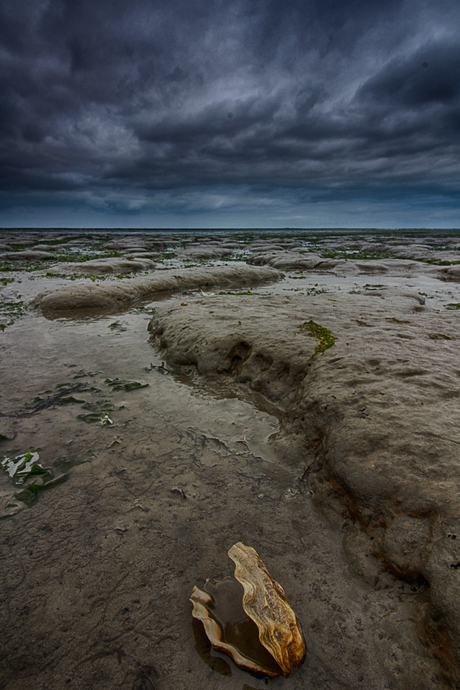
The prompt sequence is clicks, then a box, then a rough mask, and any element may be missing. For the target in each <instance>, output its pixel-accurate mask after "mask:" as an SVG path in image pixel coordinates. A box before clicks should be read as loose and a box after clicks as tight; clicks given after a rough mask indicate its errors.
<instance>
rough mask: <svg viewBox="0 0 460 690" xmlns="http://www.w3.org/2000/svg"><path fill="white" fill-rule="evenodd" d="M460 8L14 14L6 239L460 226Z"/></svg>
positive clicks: (33, 5) (0, 156)
mask: <svg viewBox="0 0 460 690" xmlns="http://www.w3.org/2000/svg"><path fill="white" fill-rule="evenodd" d="M459 153H460V1H459V0H408V1H406V0H302V1H300V0H292V1H289V0H239V1H234V0H201V1H200V0H129V1H127V0H1V3H0V164H1V168H0V179H1V182H0V225H2V226H4V227H5V226H15V225H17V226H30V227H34V226H36V227H43V226H61V227H65V226H74V227H78V226H89V227H111V226H113V227H123V226H125V227H184V228H186V227H246V226H247V227H447V228H451V227H460V164H459Z"/></svg>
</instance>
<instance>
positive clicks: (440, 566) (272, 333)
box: [149, 289, 460, 683]
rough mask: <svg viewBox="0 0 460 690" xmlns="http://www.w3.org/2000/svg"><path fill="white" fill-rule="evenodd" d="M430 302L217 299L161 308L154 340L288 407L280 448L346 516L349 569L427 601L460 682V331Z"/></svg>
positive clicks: (381, 297) (435, 640)
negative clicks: (389, 579) (400, 583)
mask: <svg viewBox="0 0 460 690" xmlns="http://www.w3.org/2000/svg"><path fill="white" fill-rule="evenodd" d="M421 302H422V303H423V302H424V299H423V297H421V296H420V295H419V294H418V293H415V292H414V293H413V294H410V293H408V292H407V291H406V292H405V291H402V290H397V289H388V290H386V291H380V292H377V293H374V294H366V295H363V294H347V295H341V294H336V295H334V297H332V296H328V297H325V296H324V295H320V296H317V297H312V298H309V299H308V301H306V300H305V299H303V298H296V296H292V297H291V298H290V299H289V298H288V299H287V298H285V297H284V298H283V297H279V298H272V299H267V298H265V297H263V296H255V295H254V296H247V297H246V296H240V297H234V296H228V295H216V296H214V297H210V298H207V299H205V300H203V299H193V300H190V301H189V303H188V305H187V306H180V304H178V303H177V302H176V303H175V304H172V305H167V306H163V307H160V308H159V309H158V310H157V313H156V314H155V316H154V318H153V319H152V320H151V322H150V324H149V330H150V332H151V337H152V339H153V341H154V342H155V343H156V344H157V345H158V347H159V348H160V351H161V353H162V356H163V357H164V358H165V359H166V360H167V361H168V362H169V363H170V364H171V365H174V366H184V365H185V366H190V365H194V366H196V368H197V371H198V372H199V373H200V374H202V375H203V376H205V377H207V378H208V379H217V380H219V381H227V382H228V381H232V382H233V383H236V384H239V385H241V386H247V387H249V388H250V389H252V390H253V391H257V392H258V393H261V394H263V395H264V396H265V397H266V398H267V399H268V400H270V401H271V402H272V403H274V404H275V405H276V406H277V407H278V408H279V409H280V410H281V412H282V429H281V432H280V433H279V434H278V437H277V439H276V441H274V443H275V444H278V446H279V447H284V449H285V459H287V460H288V461H289V462H291V463H292V464H293V465H296V464H297V466H298V465H301V466H302V467H304V468H305V471H304V474H303V481H305V483H306V486H307V487H308V489H309V490H310V491H312V492H313V494H314V497H315V501H316V503H317V505H319V506H321V508H322V509H323V510H326V511H327V510H333V511H334V512H335V513H338V514H339V515H341V516H342V518H343V520H344V523H343V529H344V532H345V536H344V546H345V549H346V552H347V554H348V558H349V562H350V563H351V564H352V566H353V568H354V569H355V571H356V572H357V573H358V574H359V575H360V576H361V577H362V578H364V579H365V580H366V581H367V582H368V583H369V584H370V585H372V586H373V587H375V588H379V587H385V586H387V585H386V579H385V578H386V576H387V573H391V574H392V575H394V576H395V577H397V578H400V579H401V580H404V581H406V582H409V583H411V584H412V585H413V586H414V587H415V588H416V589H417V590H424V591H426V593H427V595H428V597H429V601H430V605H429V609H428V612H427V615H426V616H425V618H424V621H423V625H422V629H421V633H420V634H421V635H422V637H423V639H424V641H425V643H426V644H427V645H428V646H430V647H431V648H432V650H433V652H434V654H435V655H436V656H437V657H438V658H439V659H440V661H441V663H442V664H443V666H444V668H445V670H446V673H447V674H448V675H449V676H450V677H451V679H452V681H453V682H455V683H458V682H459V680H460V675H459V671H458V669H459V662H460V576H459V569H460V565H459V561H460V542H459V540H460V515H459V508H458V493H459V489H460V486H459V483H460V482H459V474H458V449H459V445H460V436H459V434H458V428H459V426H458V397H459V376H460V370H459V367H458V361H459V354H460V352H459V337H460V327H459V326H460V324H459V317H458V314H456V313H452V312H448V311H443V312H442V313H435V312H434V311H433V310H432V309H430V308H429V307H427V306H425V305H424V304H421ZM312 323H313V324H316V325H318V326H320V328H319V329H314V328H313V329H312V326H311V324H312ZM327 338H329V340H327ZM324 339H326V340H327V346H326V347H324V344H325V343H326V340H324ZM334 339H335V340H334ZM322 345H323V346H322ZM299 448H301V449H302V450H301V451H300V453H301V457H299V455H298V454H299Z"/></svg>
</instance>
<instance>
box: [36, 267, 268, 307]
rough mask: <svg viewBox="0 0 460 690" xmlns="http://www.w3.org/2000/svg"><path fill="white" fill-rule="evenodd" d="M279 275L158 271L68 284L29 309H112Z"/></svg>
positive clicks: (253, 271)
mask: <svg viewBox="0 0 460 690" xmlns="http://www.w3.org/2000/svg"><path fill="white" fill-rule="evenodd" d="M279 278H280V274H279V273H278V271H276V270H275V269H273V268H268V267H262V268H254V267H251V266H214V267H205V268H185V269H175V270H173V271H168V270H166V271H158V273H155V275H154V276H152V277H150V276H149V277H145V278H133V279H132V280H130V281H129V282H125V281H124V282H119V281H107V282H103V283H97V284H93V285H69V286H67V287H64V288H61V289H60V290H55V291H52V292H43V293H41V294H39V295H37V297H36V298H35V299H33V300H32V302H31V306H33V307H34V306H35V307H39V308H40V309H41V310H42V311H44V312H45V311H73V310H75V309H95V310H103V309H111V308H112V309H113V308H116V307H119V306H120V305H122V304H128V303H130V302H135V301H136V300H138V299H141V298H143V297H147V296H149V295H154V294H155V293H159V292H170V291H175V290H188V289H192V288H197V287H203V286H206V287H212V286H216V285H218V286H221V287H238V286H241V285H251V284H254V283H263V282H275V281H277V280H279Z"/></svg>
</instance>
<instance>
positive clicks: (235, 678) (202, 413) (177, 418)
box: [0, 276, 455, 690]
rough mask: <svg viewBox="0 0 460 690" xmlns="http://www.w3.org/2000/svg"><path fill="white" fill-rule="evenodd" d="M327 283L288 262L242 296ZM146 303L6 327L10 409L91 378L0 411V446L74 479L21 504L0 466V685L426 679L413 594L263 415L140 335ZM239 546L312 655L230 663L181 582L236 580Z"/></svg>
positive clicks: (365, 684) (23, 288)
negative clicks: (369, 557)
mask: <svg viewBox="0 0 460 690" xmlns="http://www.w3.org/2000/svg"><path fill="white" fill-rule="evenodd" d="M56 280H57V281H59V279H56ZM331 280H335V289H336V290H337V289H340V288H338V287H337V279H336V278H334V277H332V278H331V277H328V276H322V277H321V278H320V277H316V278H315V279H314V282H313V281H311V280H310V281H308V280H307V279H306V278H304V279H303V281H301V280H300V279H299V280H298V281H297V280H293V279H292V276H291V279H289V280H286V281H285V282H284V284H279V285H277V286H267V287H264V288H257V289H254V291H255V292H260V293H261V294H267V295H268V294H277V293H278V294H280V293H282V294H286V295H287V296H289V294H290V293H291V294H292V291H293V290H302V289H304V290H305V291H306V292H308V290H309V289H312V288H314V287H315V283H316V289H317V291H318V290H320V289H325V290H327V289H328V288H329V286H328V281H329V282H330V281H331ZM347 280H348V282H346V281H344V282H343V289H344V290H345V289H346V290H349V289H353V286H356V284H357V283H356V279H353V280H352V279H347ZM366 280H368V279H366ZM429 280H430V279H426V280H425V282H420V281H419V283H417V285H416V287H418V288H419V289H420V290H421V289H422V287H425V288H426V287H427V285H428V282H429ZM427 281H428V282H427ZM64 282H65V281H62V283H64ZM364 282H365V281H364V278H363V280H362V281H361V283H362V284H361V285H360V287H363V286H364ZM376 282H377V280H376ZM378 282H379V283H381V282H383V281H381V280H379V281H378ZM406 282H407V281H406ZM45 283H46V279H45V278H37V279H36V280H35V282H34V281H28V278H27V276H23V282H22V283H21V285H14V286H8V288H7V289H8V291H10V292H11V295H13V292H14V291H15V290H16V292H18V291H19V292H20V293H21V298H25V299H30V297H31V296H32V295H33V294H35V293H36V292H37V291H38V290H39V289H43V285H44V284H45ZM433 285H434V283H433ZM436 285H439V283H436ZM57 286H58V282H54V283H53V287H57ZM46 287H48V284H47V285H46ZM370 287H371V288H372V286H370ZM410 287H412V288H413V287H414V286H413V285H411V286H410ZM428 287H429V285H428ZM432 287H433V286H432ZM4 294H6V293H5V292H4ZM433 294H434V287H433ZM454 297H455V295H454ZM166 298H167V296H165V299H166ZM184 299H186V297H185V298H184ZM433 299H438V297H436V296H434V297H433ZM439 299H441V301H442V299H444V301H446V300H448V299H450V297H449V296H448V295H447V294H446V295H444V297H442V298H439ZM452 299H453V298H452ZM154 308H155V302H154V301H151V302H144V303H143V304H142V305H140V304H137V305H134V306H133V307H132V308H130V309H127V310H125V311H120V312H119V313H117V314H113V313H112V314H106V315H102V316H101V315H99V316H94V315H88V314H87V315H84V316H80V317H79V318H56V319H53V320H51V319H46V318H44V317H43V316H41V315H39V314H37V313H32V312H31V313H27V314H25V315H23V316H22V317H21V318H19V319H18V320H16V321H15V322H14V323H12V324H11V325H10V326H8V328H7V329H6V330H5V331H4V333H3V334H2V340H1V346H0V347H1V350H0V352H1V364H0V372H1V381H2V387H1V397H0V411H1V412H2V413H3V414H14V413H17V412H18V411H19V412H21V411H22V412H24V411H25V410H27V409H29V410H31V409H32V408H27V407H25V406H27V405H28V404H29V405H30V404H31V403H32V401H33V400H34V399H35V398H36V397H37V396H40V398H41V399H42V400H44V399H45V400H46V399H47V397H50V396H52V395H53V394H56V393H57V392H59V391H62V390H67V388H68V389H71V388H72V387H73V386H75V385H76V384H84V385H82V386H81V387H79V389H78V390H75V392H73V393H71V394H69V397H70V398H73V400H69V401H68V402H61V401H60V402H59V404H56V405H55V406H53V407H49V408H47V407H43V409H39V410H37V411H36V412H34V413H33V414H30V415H29V416H4V417H2V418H1V419H0V422H1V428H0V431H1V433H2V435H3V438H2V441H1V446H0V451H1V456H2V457H5V456H8V457H16V456H18V455H20V454H22V453H26V452H27V451H30V452H32V451H35V452H38V453H39V456H40V462H41V463H42V465H43V467H45V468H51V469H52V470H53V468H54V474H55V475H56V476H57V475H59V473H60V472H61V473H62V472H65V473H68V478H67V480H66V481H63V482H62V483H60V484H59V485H58V486H55V487H54V488H50V489H49V490H47V491H44V490H38V492H37V495H36V496H35V497H34V499H35V500H34V501H32V504H31V506H30V507H24V505H25V504H23V503H21V502H20V501H19V502H18V501H17V500H15V498H14V493H15V492H17V490H18V489H17V487H13V486H12V484H11V481H10V479H9V477H8V476H7V475H6V474H5V473H1V474H0V500H1V501H3V505H2V507H1V509H2V511H3V512H4V513H5V514H7V513H14V514H12V515H11V516H10V517H8V518H7V519H4V520H2V521H1V522H0V526H1V540H0V543H1V557H2V567H1V580H2V582H1V588H0V599H1V601H0V606H1V612H2V631H3V632H2V643H3V651H2V673H1V676H0V688H2V689H3V688H7V689H8V690H23V688H25V687H27V688H31V689H37V690H38V689H39V688H47V690H49V689H54V688H56V689H58V688H64V687H69V688H79V689H84V688H98V689H105V688H107V690H108V689H109V688H110V689H111V690H112V689H113V688H127V689H128V688H137V689H138V690H139V689H141V688H155V689H156V690H163V689H164V690H166V689H168V690H172V689H173V688H174V689H177V688H184V689H187V690H195V689H198V688H199V689H200V690H202V689H203V688H209V689H210V690H213V689H216V690H217V689H219V690H220V689H228V690H251V689H254V690H256V689H260V688H266V687H271V688H272V689H273V690H278V689H281V688H286V690H288V689H290V688H292V690H299V689H300V688H302V689H308V688H311V689H312V690H313V688H315V689H317V688H330V689H331V690H339V689H343V688H347V689H348V688H350V689H351V688H354V689H355V688H361V687H362V688H373V689H375V690H379V689H382V690H383V689H390V688H395V689H396V688H398V689H399V688H401V690H402V689H403V688H405V687H407V686H406V684H405V683H406V679H407V678H408V677H409V676H410V677H411V678H412V679H413V685H412V687H413V688H415V687H417V688H420V689H422V688H427V689H428V688H434V687H438V686H437V685H436V681H435V674H436V673H437V666H436V662H435V661H434V659H433V658H431V657H430V656H429V655H428V654H427V653H426V650H425V648H424V647H423V645H422V643H421V642H420V644H419V645H418V646H417V644H418V643H417V639H418V632H417V631H418V628H419V627H421V625H422V617H423V615H424V612H425V601H424V598H423V597H424V595H423V593H420V592H418V591H417V588H415V587H412V586H410V585H408V584H405V583H403V582H397V581H393V580H392V579H391V578H390V577H388V582H387V586H386V587H382V588H381V589H377V590H376V589H374V587H373V586H371V585H370V584H367V583H366V582H364V581H363V580H361V579H360V578H358V577H357V575H356V574H355V571H354V570H353V569H352V568H351V567H350V565H349V564H348V563H347V561H346V559H345V556H344V552H343V548H342V538H343V534H344V532H345V531H346V529H347V523H346V522H343V521H341V520H340V519H339V518H338V517H337V518H336V519H332V521H331V522H328V520H327V519H326V518H325V517H324V516H323V515H322V514H321V513H319V512H318V511H317V509H316V508H315V507H314V505H313V503H312V500H311V496H310V494H309V492H307V491H306V490H305V489H304V487H303V485H302V482H301V481H300V477H301V476H302V473H303V471H304V469H305V457H303V456H302V449H299V458H298V462H296V463H292V461H290V462H285V461H284V459H283V457H280V456H279V455H277V452H276V451H275V450H274V449H273V447H272V445H271V443H270V438H273V437H274V435H276V433H277V431H278V429H279V420H278V418H277V415H276V409H274V408H271V407H270V406H269V405H264V404H263V402H262V401H261V400H259V403H258V400H257V397H256V396H250V395H249V394H247V395H245V394H244V393H243V392H242V390H241V389H240V388H233V389H232V387H231V386H228V387H226V388H219V386H218V385H217V384H216V385H214V386H213V387H211V386H210V385H206V384H205V383H204V382H202V381H200V380H199V379H198V378H197V377H196V375H195V373H194V372H193V371H192V370H190V372H188V371H186V372H183V373H182V374H181V375H180V376H177V375H176V372H174V371H171V370H169V369H168V368H167V367H165V366H163V363H162V358H161V354H160V353H158V352H157V350H156V349H155V348H154V347H153V346H152V345H151V344H150V343H149V340H148V332H147V324H148V322H149V319H150V315H151V311H152V309H154ZM116 380H118V383H119V384H120V385H118V386H117V385H113V382H114V381H116ZM127 382H128V384H129V383H132V382H138V383H141V384H147V385H146V386H144V387H140V388H133V387H132V386H130V385H128V384H127ZM117 388H120V389H121V390H117ZM130 388H133V389H131V390H129V389H130ZM88 413H93V414H94V417H93V419H94V420H95V421H92V422H91V421H88V419H84V418H81V417H82V416H83V415H85V414H88ZM104 415H107V416H108V419H107V416H106V417H105V420H104ZM104 421H105V423H103V422H104ZM278 452H279V451H278ZM8 505H9V507H6V506H8ZM238 541H242V542H243V543H245V544H247V545H250V546H252V547H254V548H255V549H256V550H257V551H258V553H259V555H260V556H261V558H262V559H263V561H264V562H265V565H266V566H267V568H268V570H269V571H270V573H271V575H272V576H273V577H274V578H275V579H276V580H277V581H278V582H280V583H281V584H282V586H283V587H284V589H285V591H286V596H287V600H288V601H289V602H290V603H291V605H292V606H293V608H294V610H295V611H296V613H297V615H298V617H299V619H300V622H301V624H302V627H303V631H304V635H305V639H306V643H307V658H306V661H305V663H304V664H303V666H302V667H301V668H300V670H299V671H298V672H297V673H296V674H294V675H293V676H292V677H290V678H288V679H282V678H281V679H276V680H270V681H268V680H265V679H259V678H255V677H252V676H251V675H249V674H247V673H243V672H241V671H239V670H238V669H236V668H235V666H234V665H233V664H232V662H230V661H228V662H227V661H226V660H224V659H223V658H222V657H221V656H219V655H217V654H215V653H212V652H211V650H210V647H209V645H208V644H207V643H206V639H205V638H204V636H203V633H202V630H201V627H200V625H201V624H197V623H196V622H195V623H192V616H191V604H190V602H189V597H190V595H191V592H192V589H193V586H194V585H195V584H197V585H198V586H200V585H202V584H203V583H204V581H205V579H206V578H208V577H220V576H225V575H230V574H232V573H233V564H232V563H231V561H230V560H229V558H228V557H227V551H228V549H229V548H230V547H231V546H232V545H233V544H235V543H236V542H238ZM415 599H416V600H417V603H418V605H417V607H415V608H414V606H413V602H414V600H415ZM414 640H415V643H414Z"/></svg>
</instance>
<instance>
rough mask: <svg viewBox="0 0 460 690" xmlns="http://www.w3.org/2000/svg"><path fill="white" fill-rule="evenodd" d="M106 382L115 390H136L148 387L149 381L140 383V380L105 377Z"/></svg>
mask: <svg viewBox="0 0 460 690" xmlns="http://www.w3.org/2000/svg"><path fill="white" fill-rule="evenodd" d="M105 383H106V384H107V385H108V386H110V387H111V388H113V390H114V391H127V392H128V391H134V390H137V389H138V388H147V386H148V385H149V384H148V383H139V381H124V380H123V379H118V378H115V379H105Z"/></svg>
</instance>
